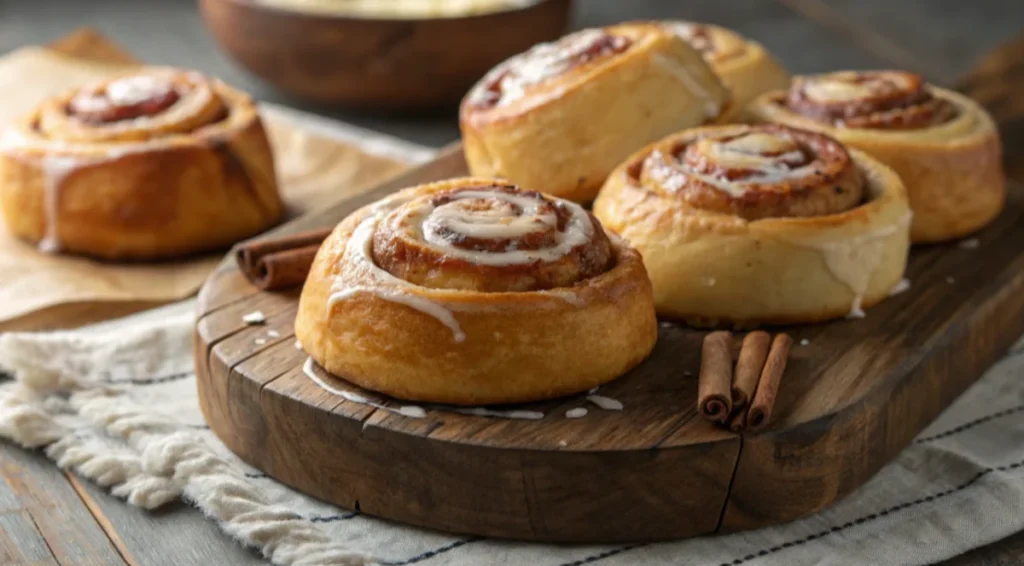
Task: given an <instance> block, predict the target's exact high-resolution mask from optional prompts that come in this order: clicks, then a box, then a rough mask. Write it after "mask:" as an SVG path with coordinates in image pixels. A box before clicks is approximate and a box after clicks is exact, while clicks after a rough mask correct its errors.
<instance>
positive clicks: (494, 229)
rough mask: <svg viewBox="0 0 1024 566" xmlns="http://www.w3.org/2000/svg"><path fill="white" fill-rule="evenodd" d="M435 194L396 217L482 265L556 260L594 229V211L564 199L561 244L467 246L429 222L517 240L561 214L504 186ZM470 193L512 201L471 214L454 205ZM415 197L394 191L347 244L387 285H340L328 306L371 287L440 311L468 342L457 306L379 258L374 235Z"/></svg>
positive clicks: (442, 249) (359, 263)
mask: <svg viewBox="0 0 1024 566" xmlns="http://www.w3.org/2000/svg"><path fill="white" fill-rule="evenodd" d="M432 197H433V195H425V196H424V197H421V198H420V201H419V202H418V203H415V205H410V206H409V207H408V209H409V210H406V211H403V213H402V215H401V216H400V217H399V218H397V219H395V220H396V221H397V222H399V223H403V222H409V223H410V225H411V226H412V227H413V228H414V229H415V230H416V232H417V233H416V235H417V236H419V237H421V238H422V242H424V245H426V246H428V247H432V248H434V249H435V251H437V252H438V253H440V254H444V255H447V256H449V257H454V258H458V259H462V260H464V261H468V262H473V263H476V264H478V265H491V266H501V265H520V264H525V263H532V262H535V261H552V260H555V259H558V258H560V257H562V256H564V255H565V254H567V253H569V252H570V251H571V250H572V249H573V248H575V247H576V246H579V245H582V244H585V243H587V242H588V241H589V239H590V237H591V235H592V234H593V230H594V225H593V224H592V223H591V221H590V216H589V215H588V214H587V213H586V211H585V210H584V209H583V208H582V207H581V206H579V205H577V204H574V203H571V202H568V201H560V204H561V205H562V206H565V207H566V208H567V209H568V210H569V211H570V215H569V220H568V222H567V223H566V226H565V228H564V230H562V231H558V232H556V235H555V238H556V242H555V245H553V246H551V247H548V248H543V249H538V250H514V249H510V250H507V251H504V252H493V253H491V252H483V251H476V250H464V249H461V248H456V247H453V246H450V245H449V244H448V243H447V242H446V241H444V240H443V239H440V238H438V237H433V236H432V235H431V234H432V232H431V231H430V230H426V234H424V226H425V225H426V223H428V222H436V223H448V225H449V226H450V227H452V228H453V229H456V228H457V229H458V230H460V231H462V232H461V233H465V234H468V235H470V236H472V237H482V238H489V237H496V238H508V239H513V240H514V239H516V238H518V237H522V236H524V235H525V234H528V233H529V232H530V231H531V230H535V229H536V228H535V227H536V226H544V227H547V228H553V227H554V226H556V225H557V222H558V219H557V217H556V215H555V214H554V212H550V213H549V212H546V211H542V210H540V207H541V206H542V205H543V204H544V203H543V202H542V201H538V200H537V199H535V198H530V197H526V196H523V195H516V194H509V193H506V192H502V191H487V190H479V191H463V192H459V193H456V194H455V195H453V199H452V200H451V201H449V202H448V203H446V204H444V205H441V206H437V207H435V206H434V205H432V204H431V199H432ZM467 199H495V200H497V201H499V203H504V204H507V205H509V206H508V207H501V208H498V209H491V213H490V214H482V215H470V214H469V213H468V211H467V210H466V209H465V208H464V207H463V206H462V205H458V206H448V205H455V204H457V203H459V202H460V201H465V200H467ZM410 200H412V199H411V198H408V197H405V198H402V197H399V198H395V197H392V198H389V199H385V200H383V201H381V202H379V203H377V205H375V206H374V207H373V209H372V211H371V214H370V215H369V216H367V217H366V218H365V219H364V220H363V221H362V222H360V223H359V225H358V226H357V227H356V229H355V230H354V231H353V233H352V236H351V237H350V238H349V241H348V243H347V244H346V247H345V252H344V257H343V259H342V261H351V262H352V263H353V265H354V266H355V267H357V268H358V269H362V270H365V272H366V275H367V276H368V277H369V278H370V279H373V280H376V281H377V282H380V283H382V286H366V285H357V286H352V287H343V288H339V289H336V290H334V292H332V293H331V295H330V297H329V298H328V300H327V309H328V311H330V310H331V309H333V308H334V306H335V305H336V304H337V303H339V302H341V301H344V300H345V299H348V298H350V297H352V296H353V295H355V294H357V293H370V294H373V295H376V296H377V297H379V298H381V299H384V300H387V301H392V302H395V303H400V304H403V305H406V306H408V307H410V308H413V309H416V310H418V311H420V312H422V313H424V314H427V315H430V316H432V317H434V318H435V319H437V320H438V321H439V322H441V323H442V324H444V325H445V326H447V327H448V328H449V329H450V330H451V331H452V336H453V338H454V340H455V342H463V341H465V340H466V334H465V332H463V330H462V327H461V326H460V325H459V322H458V320H457V319H456V318H455V315H454V314H453V312H452V309H450V308H448V307H447V306H445V305H443V304H441V303H439V302H437V301H434V300H431V299H429V298H427V297H424V296H421V295H419V294H416V292H415V290H416V289H419V288H420V287H418V286H417V285H413V284H412V283H409V282H408V281H405V280H404V279H401V278H398V277H395V276H394V275H392V274H391V273H389V272H388V271H387V270H384V269H381V268H380V267H379V266H377V264H376V263H375V262H374V261H373V252H372V246H373V235H374V233H375V232H376V230H377V227H378V225H379V224H380V222H381V221H383V219H384V217H385V216H386V215H387V214H388V213H390V212H391V211H392V210H393V209H395V208H397V207H398V206H401V205H402V204H406V203H408V202H410ZM462 204H465V203H462ZM516 209H518V210H520V213H519V216H514V217H511V218H510V217H509V216H508V215H507V213H509V212H512V211H513V210H516ZM438 211H441V214H440V216H439V217H437V218H435V215H437V213H438ZM420 220H422V222H420ZM431 240H433V241H431ZM386 285H395V286H397V287H399V288H398V289H390V288H388V287H387V286H386ZM539 292H540V293H543V294H546V295H549V296H552V297H557V298H559V299H562V300H565V301H566V302H569V303H570V304H573V305H575V306H578V307H584V306H586V302H585V301H584V300H583V299H582V298H580V297H578V296H577V295H576V294H574V293H572V292H571V291H567V290H560V289H549V290H545V291H539Z"/></svg>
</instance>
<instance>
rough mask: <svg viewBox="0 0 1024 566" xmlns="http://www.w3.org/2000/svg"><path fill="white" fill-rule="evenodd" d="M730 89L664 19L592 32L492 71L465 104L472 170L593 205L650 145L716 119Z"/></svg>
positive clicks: (463, 113) (538, 48)
mask: <svg viewBox="0 0 1024 566" xmlns="http://www.w3.org/2000/svg"><path fill="white" fill-rule="evenodd" d="M727 102H728V90H727V89H726V88H725V87H724V86H723V85H722V84H721V81H719V79H718V78H717V77H716V76H715V74H714V73H713V72H712V71H711V69H710V68H709V67H708V65H707V64H706V63H705V62H704V60H703V59H702V58H701V56H700V55H699V54H698V53H697V52H696V51H695V50H694V49H692V48H691V47H689V45H687V43H686V42H685V41H683V40H682V39H680V38H679V37H677V36H676V35H675V34H674V33H672V32H670V31H669V30H668V29H667V28H665V27H663V26H661V25H658V24H622V25H617V26H611V27H607V28H603V29H588V30H583V31H580V32H577V33H574V34H572V35H569V36H566V37H564V38H562V39H561V40H559V41H557V42H555V43H551V44H542V45H538V46H536V47H534V48H533V49H531V50H529V51H527V52H526V53H523V54H521V55H518V56H516V57H513V58H511V59H509V60H508V61H506V62H504V63H502V64H501V65H499V66H498V67H496V68H495V69H494V70H492V71H491V72H490V73H488V74H487V75H486V76H485V77H484V78H483V79H482V80H481V81H480V82H479V83H478V84H477V85H476V86H474V87H473V88H472V89H471V90H470V91H469V94H467V95H466V97H465V99H464V100H463V102H462V108H461V111H460V126H461V129H462V138H463V144H464V147H465V154H466V161H467V163H468V164H469V169H470V171H471V172H472V173H473V174H474V175H489V176H498V177H503V178H506V179H509V180H511V181H513V182H515V183H519V184H521V185H523V186H530V187H532V186H536V187H544V189H545V191H547V192H549V193H551V194H553V195H556V196H559V197H562V198H567V199H570V200H573V201H576V202H589V201H591V200H593V198H594V196H595V195H596V194H597V190H598V189H599V188H600V187H601V184H602V183H603V182H604V180H605V178H606V177H607V176H608V173H610V172H611V170H612V169H613V168H614V167H615V165H616V164H618V163H619V162H620V161H622V160H623V159H625V158H626V157H627V156H629V154H630V153H632V152H633V151H636V150H637V149H639V148H640V147H642V146H643V145H645V144H647V143H650V142H652V141H654V140H656V139H658V138H660V137H662V136H665V135H667V134H669V133H671V132H673V131H677V130H679V129H681V128H686V127H690V126H695V125H698V124H703V123H706V122H709V121H712V120H715V119H716V118H717V117H718V116H719V115H721V114H722V113H723V111H724V110H725V109H726V107H727Z"/></svg>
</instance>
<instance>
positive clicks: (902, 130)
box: [748, 71, 1005, 243]
mask: <svg viewBox="0 0 1024 566" xmlns="http://www.w3.org/2000/svg"><path fill="white" fill-rule="evenodd" d="M748 111H749V113H750V115H751V116H752V117H753V118H754V119H755V120H760V121H765V122H779V123H782V124H788V125H791V126H796V127H800V128H807V129H812V130H817V131H820V132H824V133H827V134H828V135H830V136H833V137H835V138H836V139H838V140H839V141H841V142H843V143H844V144H846V145H848V146H850V147H854V148H857V149H861V150H863V151H865V152H867V153H869V154H870V155H872V156H873V157H875V158H876V159H878V160H879V161H881V162H883V163H885V164H886V165H888V166H889V167H892V169H893V170H895V171H896V173H897V174H899V176H900V177H901V178H902V179H903V183H904V184H905V185H906V187H907V195H908V197H909V198H910V206H911V208H912V209H913V210H914V222H913V225H912V226H911V238H912V240H913V241H914V242H915V243H917V242H941V241H947V240H952V239H956V238H961V237H963V236H965V235H967V234H970V233H971V232H974V231H976V230H978V229H980V228H982V227H983V226H985V225H986V224H988V223H989V222H991V221H992V220H993V219H994V218H995V217H996V216H997V215H998V214H999V212H1000V211H1001V210H1002V208H1003V201H1004V199H1005V178H1004V176H1003V170H1002V163H1001V159H1002V148H1001V145H1000V141H999V134H998V132H997V130H996V126H995V123H994V122H993V121H992V118H991V117H990V116H989V115H988V113H987V112H986V111H985V110H984V108H982V107H981V105H979V104H978V103H976V102H974V101H973V100H971V99H969V98H967V97H966V96H963V95H961V94H958V93H955V92H952V91H949V90H946V89H943V88H939V87H936V86H932V85H929V84H926V83H925V82H924V80H923V79H922V78H921V77H920V76H918V75H915V74H912V73H906V72H901V71H866V72H861V71H858V72H854V71H843V72H838V73H830V74H825V75H814V76H806V77H797V78H796V79H795V80H794V82H793V85H792V87H791V88H790V89H789V91H788V92H786V91H776V92H771V93H766V94H764V95H762V96H761V97H759V98H758V99H757V100H756V101H755V102H754V103H753V104H752V105H751V106H750V107H749V108H748Z"/></svg>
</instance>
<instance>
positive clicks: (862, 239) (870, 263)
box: [799, 211, 912, 318]
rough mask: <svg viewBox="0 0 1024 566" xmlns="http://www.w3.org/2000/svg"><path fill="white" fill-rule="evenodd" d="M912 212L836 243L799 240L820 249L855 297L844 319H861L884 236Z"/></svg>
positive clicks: (901, 227) (906, 223)
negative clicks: (865, 295)
mask: <svg viewBox="0 0 1024 566" xmlns="http://www.w3.org/2000/svg"><path fill="white" fill-rule="evenodd" d="M911 217H912V214H911V213H910V212H909V211H908V212H907V213H906V214H904V215H903V216H900V217H899V218H898V219H897V220H896V222H894V223H893V224H890V225H889V226H884V227H881V228H877V229H875V230H872V231H870V232H867V233H865V234H861V235H860V236H857V237H854V238H849V239H847V240H843V241H838V242H823V243H822V242H800V243H799V245H802V246H804V247H808V248H812V249H816V250H819V251H820V252H821V253H822V255H823V257H824V259H825V264H826V265H827V266H828V269H829V271H831V272H832V275H833V276H835V278H836V279H838V280H839V281H841V282H842V283H843V284H844V285H846V286H847V288H849V289H850V291H852V292H853V295H854V298H853V301H852V303H851V305H850V312H849V313H848V314H847V315H846V317H847V318H863V317H864V316H865V315H864V310H863V309H862V308H861V304H862V302H863V300H864V293H866V292H867V290H868V284H869V283H870V282H871V276H872V275H873V274H874V272H875V269H877V268H878V265H879V263H880V262H881V261H882V252H883V250H884V249H885V239H886V238H889V237H891V236H893V235H895V234H897V233H899V232H900V231H901V230H906V229H907V227H908V226H910V220H911Z"/></svg>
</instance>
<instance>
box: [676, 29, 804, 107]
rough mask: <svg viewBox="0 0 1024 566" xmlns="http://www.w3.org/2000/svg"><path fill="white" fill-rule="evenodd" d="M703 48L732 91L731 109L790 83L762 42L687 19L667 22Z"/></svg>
mask: <svg viewBox="0 0 1024 566" xmlns="http://www.w3.org/2000/svg"><path fill="white" fill-rule="evenodd" d="M664 24H665V25H666V26H668V27H669V29H671V30H672V31H673V32H674V33H676V34H678V35H679V36H680V37H682V38H683V39H684V40H686V41H687V42H688V43H689V44H690V45H692V46H693V47H694V48H695V49H697V50H698V51H700V53H701V55H703V56H704V60H705V61H707V62H708V64H709V65H711V68H712V69H713V70H714V71H715V74H716V75H718V77H719V78H720V79H722V82H723V83H725V86H726V87H728V89H729V91H730V92H731V94H732V108H733V109H734V115H735V113H738V112H740V111H742V109H743V108H745V107H746V106H747V104H749V103H750V102H751V101H753V100H754V99H755V98H757V97H758V96H759V95H761V94H762V93H765V92H768V91H772V90H778V89H784V88H787V87H788V86H789V71H787V70H786V68H785V67H784V66H783V65H782V63H780V62H779V60H778V59H776V58H775V57H774V56H773V55H772V54H771V53H769V52H768V50H766V49H765V48H764V46H763V45H761V44H760V43H758V42H756V41H753V40H750V39H748V38H745V37H743V36H742V35H740V34H738V33H736V32H734V31H732V30H730V29H727V28H723V27H721V26H716V25H711V24H701V23H695V22H687V21H681V20H676V21H668V22H664Z"/></svg>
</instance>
